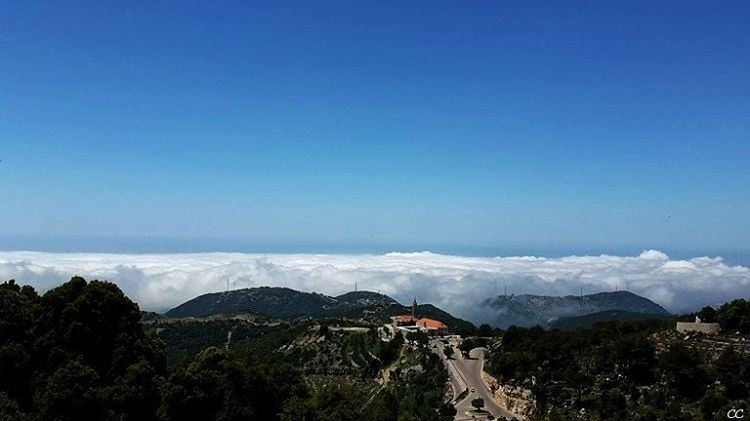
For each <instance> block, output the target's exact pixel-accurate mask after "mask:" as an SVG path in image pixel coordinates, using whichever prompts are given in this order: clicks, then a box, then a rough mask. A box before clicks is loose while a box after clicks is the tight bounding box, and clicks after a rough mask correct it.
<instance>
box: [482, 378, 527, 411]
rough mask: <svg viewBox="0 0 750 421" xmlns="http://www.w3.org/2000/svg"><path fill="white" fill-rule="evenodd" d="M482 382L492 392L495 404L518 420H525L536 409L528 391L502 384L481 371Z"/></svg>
mask: <svg viewBox="0 0 750 421" xmlns="http://www.w3.org/2000/svg"><path fill="white" fill-rule="evenodd" d="M482 380H484V382H485V383H486V384H487V387H489V388H490V390H491V391H492V394H493V397H494V398H495V402H497V404H498V405H500V406H502V407H503V408H505V409H507V410H508V411H510V412H512V413H513V414H515V415H516V416H518V418H519V419H526V418H527V417H528V416H529V415H530V414H531V413H532V412H533V411H534V408H535V407H536V400H535V399H534V395H533V394H532V393H531V391H530V390H528V389H524V388H523V387H521V386H513V385H509V384H502V383H500V382H499V381H498V380H497V379H496V378H494V377H492V376H490V375H489V374H487V373H485V372H484V371H482Z"/></svg>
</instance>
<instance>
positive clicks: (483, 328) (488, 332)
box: [477, 323, 495, 337]
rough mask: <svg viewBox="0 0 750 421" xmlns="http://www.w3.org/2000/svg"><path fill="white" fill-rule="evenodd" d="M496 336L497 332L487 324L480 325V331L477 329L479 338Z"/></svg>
mask: <svg viewBox="0 0 750 421" xmlns="http://www.w3.org/2000/svg"><path fill="white" fill-rule="evenodd" d="M494 334H495V332H494V331H493V330H492V327H491V326H490V325H488V324H487V323H482V324H481V325H479V329H477V336H483V337H489V336H494Z"/></svg>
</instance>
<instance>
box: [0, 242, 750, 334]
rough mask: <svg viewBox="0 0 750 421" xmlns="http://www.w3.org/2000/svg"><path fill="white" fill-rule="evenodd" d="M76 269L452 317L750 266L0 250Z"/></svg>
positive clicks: (159, 298) (155, 291) (114, 277)
mask: <svg viewBox="0 0 750 421" xmlns="http://www.w3.org/2000/svg"><path fill="white" fill-rule="evenodd" d="M73 275H81V276H83V277H85V278H87V279H100V280H109V281H112V282H114V283H116V284H117V285H119V286H120V288H122V289H123V291H125V293H126V294H128V296H130V297H131V298H132V299H133V300H135V301H137V302H138V303H139V304H140V306H141V308H142V309H145V310H155V311H163V310H166V309H169V308H171V307H173V306H175V305H178V304H180V303H182V302H184V301H186V300H188V299H190V298H193V297H195V296H197V295H200V294H203V293H207V292H216V291H224V290H226V288H227V283H228V284H229V288H231V289H236V288H247V287H253V286H261V285H270V286H285V287H289V288H294V289H298V290H302V291H316V292H321V293H325V294H329V295H337V294H341V293H344V292H348V291H351V290H353V289H354V284H355V282H356V283H357V285H358V288H359V289H360V290H371V291H379V292H382V293H384V294H387V295H390V296H391V297H393V298H395V299H397V300H399V301H400V302H402V303H409V302H411V299H412V297H416V298H417V300H418V301H419V302H422V303H433V304H435V305H437V306H439V307H441V308H443V309H445V310H447V311H449V312H451V313H454V314H455V315H457V316H459V317H464V318H467V319H469V320H472V321H475V322H481V321H484V320H483V315H482V309H481V307H480V306H479V304H480V303H481V302H482V301H484V300H486V299H487V298H491V297H493V296H495V295H497V294H502V293H503V290H504V288H505V285H506V284H507V288H508V293H509V294H510V293H513V294H540V295H569V294H578V293H579V292H580V289H581V288H583V291H584V293H594V292H601V291H613V290H615V289H616V288H619V289H625V288H626V287H628V288H629V290H630V291H632V292H635V293H637V294H639V295H642V296H645V297H647V298H650V299H651V300H653V301H655V302H657V303H659V304H661V305H662V306H664V307H665V308H667V309H668V310H670V311H673V312H682V311H690V310H694V309H696V308H699V307H700V306H703V305H706V304H711V305H716V304H719V303H722V302H725V301H727V300H730V299H734V298H739V297H748V296H749V295H750V268H747V267H744V266H730V265H727V264H726V263H725V262H724V261H723V260H722V259H721V258H709V257H696V258H692V259H689V260H672V259H670V258H669V256H667V255H666V254H664V253H662V252H659V251H656V250H647V251H644V252H643V253H641V254H640V255H638V256H608V255H602V256H569V257H560V258H546V257H529V256H521V257H462V256H449V255H440V254H433V253H428V252H423V253H388V254H382V255H367V254H364V255H344V254H337V255H333V254H244V253H196V254H99V253H41V252H0V279H3V280H5V279H16V280H17V281H18V282H19V283H23V284H30V285H32V286H34V287H35V288H37V290H39V291H40V292H44V291H46V290H48V289H50V288H53V287H54V286H56V285H59V284H60V283H62V282H64V281H66V280H68V279H69V278H70V277H71V276H73Z"/></svg>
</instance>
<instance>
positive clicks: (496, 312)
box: [483, 291, 669, 328]
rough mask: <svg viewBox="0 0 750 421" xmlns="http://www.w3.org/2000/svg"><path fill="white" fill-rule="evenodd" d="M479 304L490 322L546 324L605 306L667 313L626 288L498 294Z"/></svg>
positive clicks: (642, 312)
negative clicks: (563, 293) (584, 292)
mask: <svg viewBox="0 0 750 421" xmlns="http://www.w3.org/2000/svg"><path fill="white" fill-rule="evenodd" d="M483 308H484V309H485V310H486V313H487V314H489V315H490V316H489V317H490V318H491V322H492V324H493V325H495V326H497V327H500V328H507V327H508V326H510V325H516V326H534V325H540V326H549V325H550V323H552V322H553V321H555V320H557V319H559V318H562V317H577V316H585V315H588V314H592V313H599V312H602V311H608V310H618V311H626V312H630V313H641V314H656V315H669V312H668V311H667V310H665V309H664V308H663V307H662V306H660V305H658V304H656V303H655V302H653V301H651V300H649V299H648V298H644V297H641V296H639V295H636V294H633V293H632V292H629V291H616V292H600V293H596V294H590V295H584V296H575V295H568V296H564V297H550V296H542V295H528V294H524V295H502V296H498V297H496V298H494V299H489V300H486V301H485V302H484V303H483Z"/></svg>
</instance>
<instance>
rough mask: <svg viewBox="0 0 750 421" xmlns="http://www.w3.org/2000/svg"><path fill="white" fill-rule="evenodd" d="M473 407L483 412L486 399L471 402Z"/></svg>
mask: <svg viewBox="0 0 750 421" xmlns="http://www.w3.org/2000/svg"><path fill="white" fill-rule="evenodd" d="M471 406H473V407H474V408H476V409H477V411H481V410H482V408H484V399H482V398H476V399H472V400H471Z"/></svg>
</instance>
